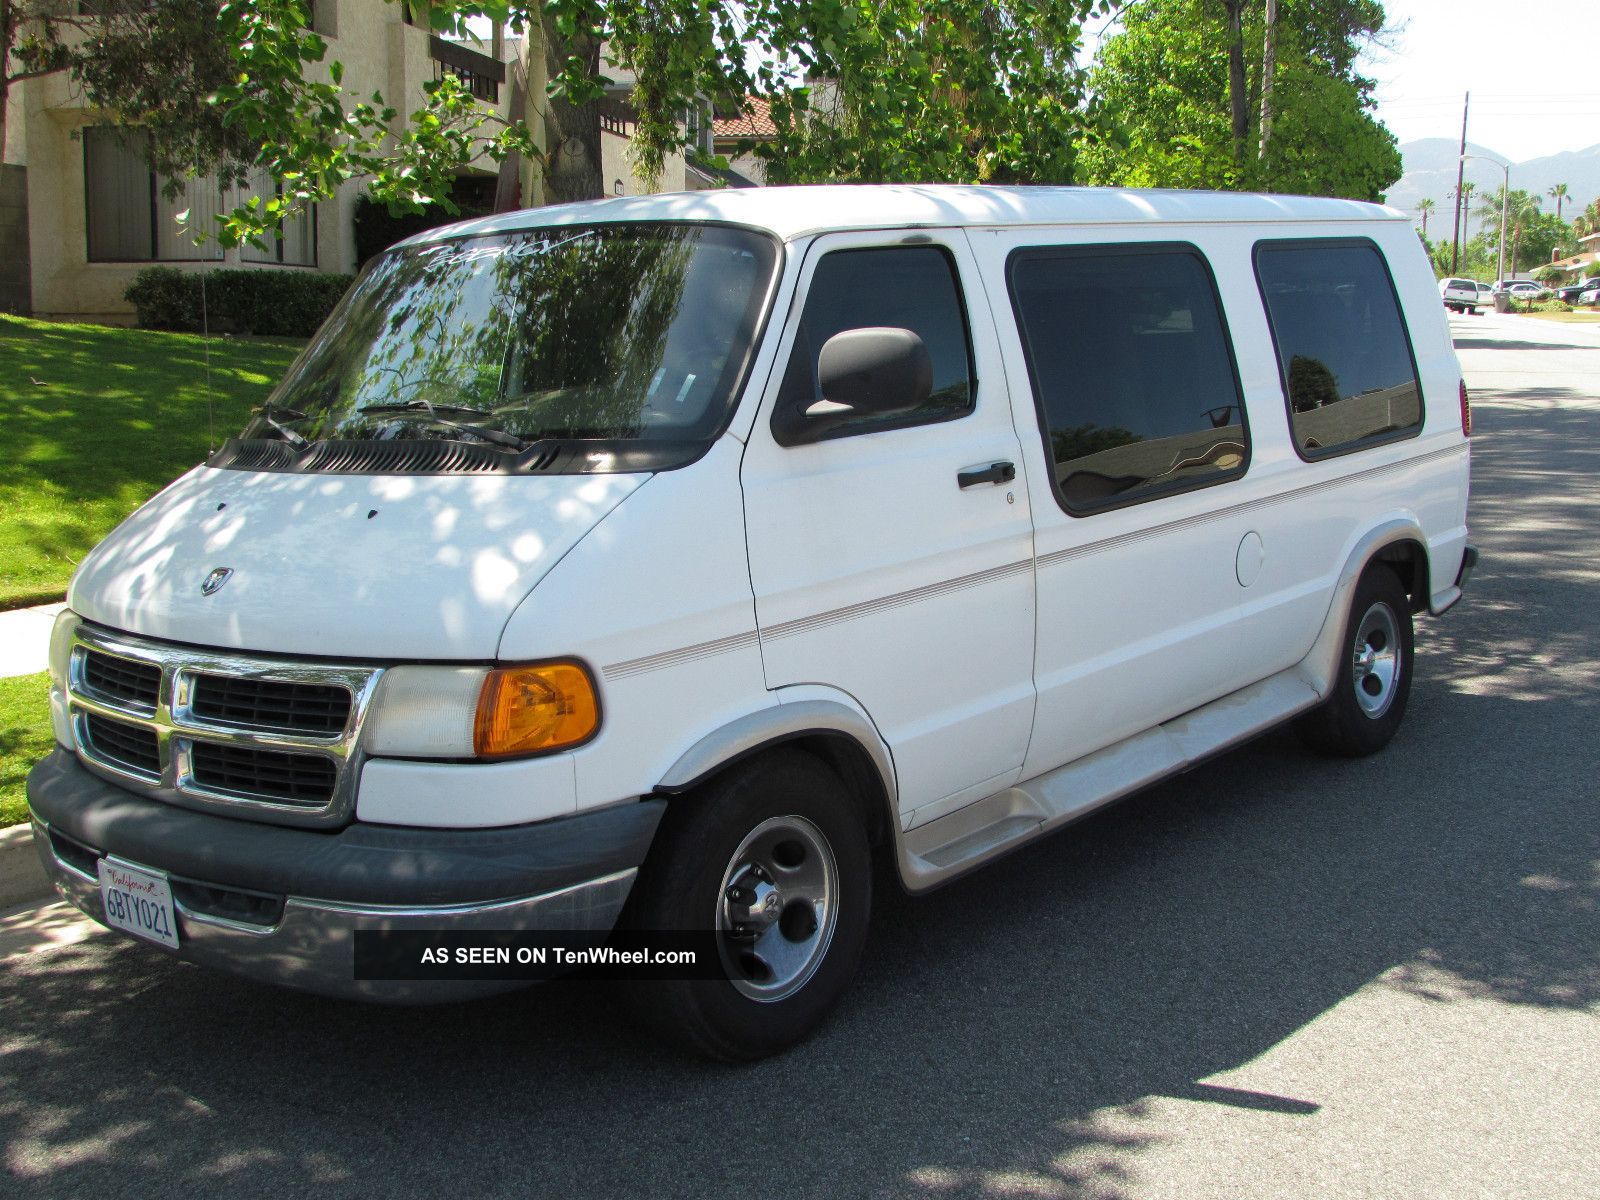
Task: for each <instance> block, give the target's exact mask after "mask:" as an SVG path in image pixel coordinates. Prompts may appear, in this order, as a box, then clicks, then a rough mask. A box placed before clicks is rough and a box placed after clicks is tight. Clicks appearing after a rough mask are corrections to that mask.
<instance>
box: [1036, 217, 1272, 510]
mask: <svg viewBox="0 0 1600 1200" xmlns="http://www.w3.org/2000/svg"><path fill="white" fill-rule="evenodd" d="M1008 275H1009V285H1010V290H1011V303H1012V307H1013V308H1014V309H1015V311H1016V314H1017V325H1018V328H1019V330H1020V332H1021V334H1022V344H1023V350H1024V353H1025V355H1026V357H1027V360H1028V373H1029V376H1030V377H1031V379H1032V381H1033V394H1034V400H1035V402H1036V403H1037V405H1038V408H1039V419H1040V423H1041V424H1042V426H1043V428H1044V432H1045V437H1046V449H1047V452H1048V454H1049V456H1050V457H1051V459H1052V461H1053V462H1054V464H1055V483H1056V495H1057V497H1058V498H1059V499H1060V501H1061V503H1062V504H1063V505H1064V506H1065V507H1066V509H1067V511H1069V512H1072V513H1078V514H1082V513H1086V512H1093V511H1097V510H1100V509H1105V508H1112V507H1116V506H1120V505H1122V504H1127V503H1132V502H1134V501H1137V500H1148V499H1154V498H1155V497H1157V496H1165V495H1170V494H1172V493H1174V492H1181V491H1188V490H1190V489H1192V488H1196V487H1204V486H1206V485H1208V484H1212V483H1218V482H1221V481H1222V480H1225V479H1233V478H1236V477H1238V476H1239V475H1242V474H1243V473H1244V469H1245V465H1246V463H1247V460H1248V458H1249V444H1250V443H1249V434H1248V431H1247V429H1246V425H1245V415H1244V404H1243V399H1242V397H1241V395H1240V390H1239V380H1238V374H1237V372H1236V371H1235V369H1234V363H1233V352H1232V349H1231V347H1230V344H1229V341H1228V333H1227V329H1226V328H1225V327H1224V325H1223V322H1222V313H1221V310H1220V307H1219V305H1218V303H1217V293H1216V286H1215V284H1214V283H1213V281H1212V278H1211V272H1210V269H1209V268H1208V266H1207V265H1206V262H1205V260H1204V259H1203V258H1201V256H1200V253H1199V251H1197V250H1195V249H1194V248H1193V247H1189V246H1138V247H1099V246H1096V247H1092V248H1080V247H1073V248H1040V249H1032V250H1020V251H1018V252H1016V253H1015V254H1013V255H1012V256H1011V261H1010V265H1009V271H1008Z"/></svg>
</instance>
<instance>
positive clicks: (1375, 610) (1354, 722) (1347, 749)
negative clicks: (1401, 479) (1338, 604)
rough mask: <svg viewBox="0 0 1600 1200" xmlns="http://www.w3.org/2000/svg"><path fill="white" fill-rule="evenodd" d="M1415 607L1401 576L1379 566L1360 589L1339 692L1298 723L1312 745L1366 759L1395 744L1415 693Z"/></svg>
mask: <svg viewBox="0 0 1600 1200" xmlns="http://www.w3.org/2000/svg"><path fill="white" fill-rule="evenodd" d="M1412 648H1413V637H1412V628H1411V602H1410V599H1409V598H1408V597H1407V596H1406V593H1405V589H1404V588H1403V587H1401V585H1400V579H1399V577H1398V576H1397V575H1396V574H1395V573H1394V572H1393V571H1392V570H1390V569H1389V568H1388V567H1387V566H1386V565H1384V564H1382V563H1374V564H1373V565H1372V566H1370V567H1368V568H1367V572H1366V574H1364V575H1363V576H1362V577H1361V581H1360V583H1358V584H1357V585H1356V593H1355V598H1354V601H1353V602H1352V604H1351V606H1350V618H1349V621H1348V622H1347V624H1346V626H1345V637H1344V651H1343V654H1342V655H1341V657H1340V662H1339V676H1338V679H1337V680H1335V682H1334V687H1333V692H1332V694H1330V695H1329V696H1328V698H1327V699H1326V700H1324V701H1323V702H1322V704H1320V705H1319V706H1318V707H1316V708H1314V709H1312V710H1311V711H1310V712H1308V713H1307V714H1306V715H1305V716H1303V717H1301V718H1300V719H1299V720H1298V721H1296V722H1295V732H1296V733H1298V734H1299V735H1300V738H1301V740H1302V741H1303V742H1305V743H1306V744H1307V745H1308V746H1310V747H1311V748H1313V749H1315V750H1320V751H1322V752H1323V753H1325V754H1341V755H1345V756H1347V757H1350V758H1360V757H1363V756H1365V755H1368V754H1374V753H1376V752H1377V751H1379V750H1381V749H1383V748H1384V747H1385V746H1387V745H1388V744H1389V741H1390V739H1391V738H1393V737H1394V735H1395V732H1396V731H1397V730H1398V729H1399V728H1400V722H1401V721H1402V720H1403V719H1404V717H1405V711H1406V701H1407V699H1408V698H1409V697H1410V694H1411V659H1412Z"/></svg>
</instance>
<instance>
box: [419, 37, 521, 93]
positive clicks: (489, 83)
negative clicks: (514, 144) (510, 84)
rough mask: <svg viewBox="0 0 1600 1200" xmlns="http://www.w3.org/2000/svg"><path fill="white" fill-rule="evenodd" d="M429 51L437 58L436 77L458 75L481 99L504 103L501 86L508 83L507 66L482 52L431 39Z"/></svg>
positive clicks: (457, 44)
mask: <svg viewBox="0 0 1600 1200" xmlns="http://www.w3.org/2000/svg"><path fill="white" fill-rule="evenodd" d="M428 51H429V53H430V54H432V56H433V77H434V78H435V79H443V78H444V77H445V76H446V75H454V76H455V77H456V78H457V79H459V80H460V81H461V86H462V87H464V88H466V89H467V91H469V92H471V93H472V94H473V95H474V96H476V97H477V98H478V99H479V100H486V101H488V102H489V103H490V104H499V103H500V85H501V84H502V83H504V82H505V81H506V65H505V63H503V62H500V61H499V60H498V59H494V58H491V57H490V56H489V55H487V54H484V53H483V52H482V51H479V50H474V49H472V48H471V47H469V46H463V45H462V44H461V43H460V42H447V41H445V40H444V38H442V37H437V36H430V37H429V39H428Z"/></svg>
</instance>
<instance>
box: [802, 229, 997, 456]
mask: <svg viewBox="0 0 1600 1200" xmlns="http://www.w3.org/2000/svg"><path fill="white" fill-rule="evenodd" d="M874 325H884V326H890V327H895V328H901V329H909V330H911V331H912V332H913V333H915V334H916V335H917V336H919V337H920V338H921V339H922V341H923V344H924V345H926V346H927V348H928V354H929V356H930V357H931V358H932V359H933V393H932V395H930V396H929V397H928V400H927V403H925V404H924V405H922V407H920V408H918V409H917V410H916V411H914V412H911V413H901V414H899V415H897V416H892V417H862V418H861V419H859V420H854V421H851V422H849V423H848V424H846V425H844V426H842V427H837V426H836V427H832V428H830V430H829V432H828V433H827V434H826V436H827V437H830V438H833V437H844V436H848V435H851V434H857V433H870V432H873V431H875V430H879V429H898V428H902V427H904V426H907V425H925V424H928V423H931V422H934V421H947V420H950V419H952V418H954V417H960V416H964V415H965V414H967V413H969V412H971V411H972V405H973V397H974V394H975V392H976V381H975V380H974V379H973V375H972V345H971V340H970V339H969V337H968V335H967V316H966V310H965V308H964V306H963V304H962V300H961V286H960V284H959V283H958V282H957V279H956V266H955V263H954V262H953V261H952V260H951V258H950V255H949V254H948V253H947V252H946V251H944V250H942V249H940V248H938V247H937V246H894V247H886V248H882V249H878V248H874V249H867V250H835V251H832V252H831V253H829V254H827V255H824V256H823V258H822V261H821V262H819V263H818V264H817V269H816V271H815V272H814V273H813V274H812V276H811V290H810V291H809V292H808V293H807V295H806V305H805V311H804V312H803V313H802V314H801V316H800V326H799V329H798V331H797V332H796V334H795V339H794V348H793V349H792V350H791V351H790V352H789V366H788V369H787V370H786V371H785V372H784V375H783V385H782V387H781V389H780V390H779V393H778V409H779V411H780V412H785V411H787V412H795V411H800V412H803V411H804V410H805V409H807V408H809V407H810V406H811V405H813V404H815V403H817V402H818V401H819V400H821V399H822V398H823V396H822V392H821V389H820V388H819V387H818V386H817V356H818V355H819V354H820V353H821V352H822V347H823V344H824V343H825V342H826V341H827V340H828V339H829V338H831V337H832V336H833V335H834V334H836V333H842V332H843V331H845V330H846V329H860V328H863V327H866V326H874Z"/></svg>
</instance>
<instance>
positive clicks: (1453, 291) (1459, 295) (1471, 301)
mask: <svg viewBox="0 0 1600 1200" xmlns="http://www.w3.org/2000/svg"><path fill="white" fill-rule="evenodd" d="M1439 295H1440V296H1441V297H1442V298H1443V299H1444V306H1445V307H1446V308H1448V309H1450V310H1451V311H1452V312H1459V313H1472V314H1473V315H1474V316H1476V315H1477V313H1478V306H1479V305H1480V304H1483V303H1484V300H1483V298H1482V297H1481V296H1480V295H1479V294H1478V285H1477V284H1476V283H1474V282H1473V281H1472V280H1470V279H1441V280H1439Z"/></svg>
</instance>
